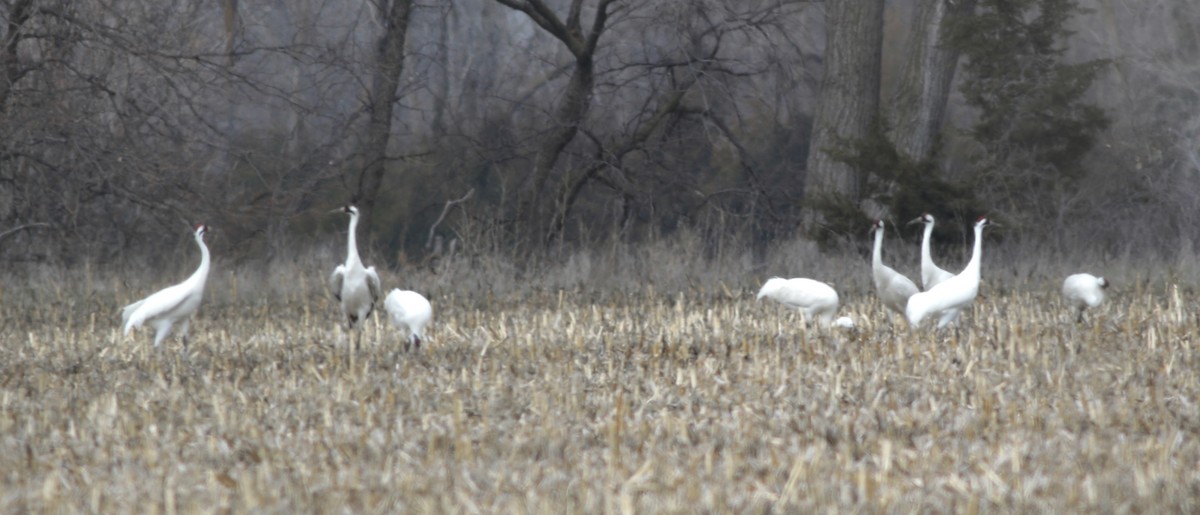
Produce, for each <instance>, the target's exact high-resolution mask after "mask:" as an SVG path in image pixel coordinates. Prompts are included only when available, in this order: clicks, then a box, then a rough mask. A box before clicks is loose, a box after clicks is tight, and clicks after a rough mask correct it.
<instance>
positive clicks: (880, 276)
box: [871, 220, 921, 316]
mask: <svg viewBox="0 0 1200 515" xmlns="http://www.w3.org/2000/svg"><path fill="white" fill-rule="evenodd" d="M871 231H872V232H874V233H875V249H874V250H873V251H872V252H871V276H872V278H873V279H874V280H875V292H876V293H877V294H878V295H879V300H880V302H883V305H884V306H886V307H887V308H888V309H890V310H892V311H895V312H896V313H899V314H900V315H901V316H903V315H904V308H905V306H907V305H908V298H909V297H912V296H913V295H914V294H916V293H917V292H919V291H921V290H920V289H918V288H917V285H916V283H914V282H912V279H909V278H907V277H905V276H904V274H901V273H900V272H897V271H896V270H894V269H892V267H889V266H887V265H885V264H883V231H884V224H883V220H875V223H873V224H871Z"/></svg>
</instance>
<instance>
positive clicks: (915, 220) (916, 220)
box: [904, 216, 924, 225]
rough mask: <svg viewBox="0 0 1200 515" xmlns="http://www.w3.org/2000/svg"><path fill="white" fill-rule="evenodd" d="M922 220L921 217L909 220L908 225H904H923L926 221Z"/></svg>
mask: <svg viewBox="0 0 1200 515" xmlns="http://www.w3.org/2000/svg"><path fill="white" fill-rule="evenodd" d="M921 218H922V217H920V216H918V217H916V218H913V219H912V220H909V221H908V223H906V224H904V225H912V224H916V223H921V222H923V221H924V220H921Z"/></svg>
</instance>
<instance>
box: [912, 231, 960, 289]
mask: <svg viewBox="0 0 1200 515" xmlns="http://www.w3.org/2000/svg"><path fill="white" fill-rule="evenodd" d="M908 223H909V224H915V223H922V224H925V235H924V236H922V237H921V287H922V288H924V289H925V291H929V289H930V288H933V287H934V286H937V285H938V283H940V282H942V281H945V280H946V279H949V278H951V277H954V274H952V273H950V271H949V270H943V269H942V268H941V267H939V266H937V265H935V264H933V255H932V254H931V253H930V251H929V245H930V243H929V240H931V239H932V236H933V223H934V220H933V215H931V214H929V213H925V214H923V215H921V216H918V217H916V218H915V219H913V221H911V222H908Z"/></svg>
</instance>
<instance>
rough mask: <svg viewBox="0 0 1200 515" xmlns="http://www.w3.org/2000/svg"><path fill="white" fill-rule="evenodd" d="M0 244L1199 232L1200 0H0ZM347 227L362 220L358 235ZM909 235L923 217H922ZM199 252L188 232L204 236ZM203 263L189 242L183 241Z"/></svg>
mask: <svg viewBox="0 0 1200 515" xmlns="http://www.w3.org/2000/svg"><path fill="white" fill-rule="evenodd" d="M0 19H2V20H3V22H4V23H3V26H2V27H0V31H2V34H3V46H2V48H0V260H3V261H4V262H7V263H9V264H10V266H11V265H13V264H18V263H56V264H57V263H61V264H66V265H77V264H80V263H83V262H87V263H97V264H103V263H111V262H121V261H126V260H128V259H131V256H148V255H149V256H153V255H155V254H158V253H162V252H164V251H168V250H172V249H183V248H186V247H190V246H191V245H192V243H191V238H190V236H189V233H188V231H187V227H188V225H189V224H191V223H199V222H204V223H207V224H209V225H210V226H212V227H213V235H214V236H215V237H214V238H213V241H214V242H213V245H214V249H215V250H214V251H215V252H218V255H220V256H222V258H223V259H229V260H233V261H238V262H271V261H274V260H278V259H281V258H282V259H287V258H290V257H292V256H295V255H298V254H303V253H305V252H306V250H307V249H312V248H326V249H328V248H330V247H334V246H336V245H340V244H342V243H343V240H342V236H340V235H341V234H342V233H344V230H345V229H344V224H345V219H344V217H341V216H335V215H331V214H329V210H330V209H333V208H335V207H337V206H340V205H342V204H344V203H346V202H350V201H353V202H355V203H357V204H358V205H359V206H360V207H361V208H362V209H363V211H364V215H365V220H364V223H363V226H362V227H361V228H360V233H359V236H360V241H365V242H368V243H369V246H370V249H371V250H370V251H369V252H368V255H369V256H372V259H374V260H376V261H381V262H384V263H387V264H389V265H392V266H401V265H404V264H406V263H415V262H427V261H428V260H430V259H434V258H438V257H440V256H443V255H446V254H449V253H458V254H463V255H468V256H470V255H477V256H478V255H502V256H511V257H514V258H526V257H529V256H539V257H545V256H553V255H554V254H555V253H556V252H562V251H563V250H564V249H567V250H572V251H574V250H579V249H589V248H599V247H598V246H599V245H604V244H611V243H620V244H630V245H642V244H649V243H654V242H658V241H661V240H664V239H671V238H679V237H681V236H682V237H686V238H688V239H689V241H694V242H697V244H696V248H699V249H702V250H705V251H707V252H708V253H710V254H711V253H713V252H719V249H721V248H729V247H738V248H743V249H762V248H766V247H768V246H770V245H771V244H772V242H778V241H790V240H795V239H800V240H814V241H817V242H820V243H821V244H822V245H823V246H824V248H826V249H829V248H840V249H853V250H855V251H861V248H860V247H861V246H862V245H865V243H866V241H867V238H866V236H865V232H866V228H867V220H868V219H869V218H873V217H882V218H885V219H888V220H890V221H891V222H892V223H895V224H897V225H901V224H903V222H905V221H907V220H909V219H911V218H912V217H914V216H916V215H917V214H920V213H921V212H923V211H931V212H934V213H935V214H937V215H938V216H939V220H940V221H941V222H942V223H941V224H940V225H939V231H938V233H937V238H938V240H937V241H938V242H939V243H940V244H943V245H945V244H958V243H960V242H962V241H963V240H964V239H969V235H968V234H967V232H968V224H969V219H973V218H974V217H975V216H978V215H981V214H988V215H989V216H992V217H994V218H996V219H998V220H999V221H1000V222H1001V224H1002V225H1001V228H1000V229H998V230H997V231H996V233H995V235H994V237H996V238H997V239H998V240H1002V241H1004V242H1005V243H1006V244H1014V245H1018V244H1019V246H1022V247H1024V248H1037V249H1038V250H1039V252H1043V253H1049V254H1054V253H1085V254H1089V253H1090V254H1098V255H1107V256H1113V255H1128V254H1131V253H1132V254H1138V253H1156V254H1159V255H1168V256H1173V255H1176V254H1188V255H1190V254H1191V253H1193V252H1194V251H1195V248H1194V243H1193V242H1195V241H1197V240H1198V239H1200V223H1197V221H1198V220H1197V212H1198V211H1197V207H1198V206H1200V187H1197V186H1198V185H1200V183H1198V181H1200V109H1198V108H1197V107H1198V106H1200V4H1196V3H1194V2H1179V1H1175V0H1139V1H1137V2H1121V1H1116V0H1079V1H1078V2H1072V1H1066V0H1022V1H1012V2H998V1H995V0H978V1H977V0H957V1H953V2H947V1H943V0H889V1H884V0H873V1H867V2H863V1H855V2H850V1H847V0H828V1H825V2H807V1H784V0H750V1H740V2H723V1H716V0H672V1H657V0H651V1H645V2H630V1H626V0H571V1H569V2H568V1H565V0H564V1H553V0H445V1H428V2H414V1H412V0H390V1H389V0H377V1H367V2H347V1H341V0H287V1H270V0H268V1H262V2H238V1H237V0H223V1H221V2H194V1H183V0H177V1H148V0H130V1H108V0H96V1H92V2H72V1H67V0H5V1H3V2H2V3H0ZM335 234H337V235H338V236H336V237H335V236H334V235H335ZM903 236H904V237H906V238H910V239H915V230H914V229H904V232H903ZM187 252H190V250H187ZM187 266H191V265H190V264H188V265H187Z"/></svg>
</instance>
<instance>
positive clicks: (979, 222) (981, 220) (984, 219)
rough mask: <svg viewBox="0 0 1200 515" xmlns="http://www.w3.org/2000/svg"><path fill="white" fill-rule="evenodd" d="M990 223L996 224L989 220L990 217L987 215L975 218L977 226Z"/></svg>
mask: <svg viewBox="0 0 1200 515" xmlns="http://www.w3.org/2000/svg"><path fill="white" fill-rule="evenodd" d="M989 225H994V224H993V223H992V221H991V220H988V217H986V216H981V217H979V219H978V220H975V227H980V228H982V227H987V226H989Z"/></svg>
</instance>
